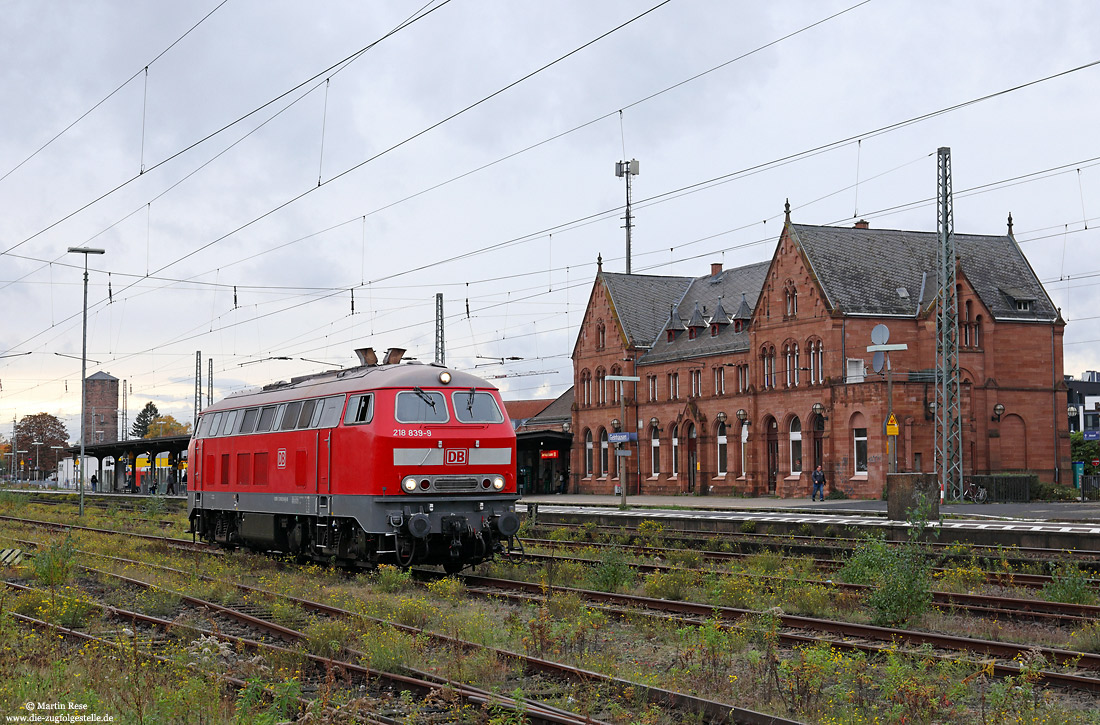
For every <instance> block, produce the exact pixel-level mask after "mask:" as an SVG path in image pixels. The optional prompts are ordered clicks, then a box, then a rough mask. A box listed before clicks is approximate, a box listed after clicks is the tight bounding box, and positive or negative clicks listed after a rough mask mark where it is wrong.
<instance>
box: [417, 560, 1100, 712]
mask: <svg viewBox="0 0 1100 725" xmlns="http://www.w3.org/2000/svg"><path fill="white" fill-rule="evenodd" d="M423 573H424V574H425V575H427V576H432V577H438V576H442V575H440V574H438V573H437V572H423ZM464 579H465V581H466V582H467V583H468V584H469V585H470V586H472V587H483V588H484V591H480V592H479V591H478V590H477V589H476V588H468V589H467V591H468V592H470V593H475V594H477V593H480V594H482V595H483V596H501V595H500V591H501V590H505V591H506V590H509V589H512V590H517V589H518V590H520V591H522V592H526V593H530V594H532V596H529V597H525V598H524V600H525V601H545V596H546V592H545V591H544V587H543V586H542V585H541V584H534V583H531V582H517V581H512V580H508V579H492V578H489V577H479V576H474V575H469V574H468V575H465V576H464ZM494 590H495V591H494ZM553 591H554V592H562V593H572V594H575V595H576V596H578V597H581V598H582V599H588V600H589V601H597V602H603V603H605V604H609V605H618V606H624V607H630V608H631V609H630V611H634V612H637V611H643V612H644V611H645V610H648V611H652V612H661V613H664V614H674V615H677V618H679V619H681V621H684V622H685V623H691V624H698V623H699V622H700V621H706V620H709V619H713V618H714V617H716V616H717V617H719V618H720V619H722V620H723V621H726V622H729V621H733V622H736V621H738V620H740V619H744V618H745V617H755V616H760V615H762V614H766V612H758V611H754V610H749V609H737V608H734V607H716V606H712V605H701V604H693V603H690V602H677V601H672V600H666V599H650V598H647V597H639V596H634V595H629V594H609V593H607V592H597V591H592V590H588V589H575V588H571V587H553ZM775 616H776V617H777V619H778V620H779V622H780V623H781V624H782V625H783V626H784V627H787V628H790V629H802V630H810V631H816V632H825V633H828V634H832V635H837V636H841V637H855V638H860V639H867V640H876V641H883V642H891V643H893V642H904V643H906V644H908V645H915V646H920V645H929V646H932V647H936V648H939V649H943V650H951V651H957V652H973V653H979V654H985V655H989V656H992V657H999V658H1001V659H1008V660H1010V659H1015V658H1016V657H1018V656H1020V655H1024V654H1027V653H1032V652H1037V653H1039V654H1041V655H1043V656H1044V657H1046V658H1047V660H1048V661H1052V662H1054V663H1055V664H1065V665H1070V666H1076V667H1081V668H1084V669H1094V670H1095V669H1100V655H1098V654H1092V653H1087V652H1075V651H1072V650H1065V649H1059V648H1053V647H1038V646H1034V645H1032V646H1029V645H1016V644H1012V643H1007V642H994V641H991V640H982V639H970V638H966V637H955V636H952V635H936V634H932V633H926V632H917V631H914V630H905V629H895V628H890V627H877V626H874V625H862V624H855V623H849V622H835V621H832V620H826V619H817V618H814V617H802V616H798V615H790V614H777V615H775ZM685 617H690V618H691V619H684V618H685ZM779 636H780V638H781V639H783V640H785V641H787V642H789V643H791V644H811V643H821V642H825V643H827V644H829V645H831V646H834V647H837V648H843V649H859V650H862V651H865V652H874V653H878V652H882V651H885V650H886V649H888V646H880V645H867V644H860V643H857V642H852V641H850V640H847V639H840V640H837V639H831V638H824V639H823V638H820V637H813V636H805V635H797V634H790V633H781V634H780V635H779ZM940 659H944V658H940ZM994 670H995V672H996V673H997V674H999V675H1000V676H1002V677H1004V676H1010V675H1011V676H1019V675H1020V673H1021V668H1019V667H1017V666H1015V665H1008V664H1002V663H995V664H994ZM1041 677H1042V679H1043V680H1044V681H1045V682H1047V683H1049V684H1055V685H1060V686H1068V687H1073V688H1076V689H1083V690H1089V691H1092V692H1100V679H1098V678H1094V677H1085V676H1082V675H1072V674H1066V673H1060V672H1054V671H1051V670H1042V671H1041Z"/></svg>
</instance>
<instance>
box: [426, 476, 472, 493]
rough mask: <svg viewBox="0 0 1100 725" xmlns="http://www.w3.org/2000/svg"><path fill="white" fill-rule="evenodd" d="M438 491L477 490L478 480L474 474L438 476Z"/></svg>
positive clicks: (435, 482)
mask: <svg viewBox="0 0 1100 725" xmlns="http://www.w3.org/2000/svg"><path fill="white" fill-rule="evenodd" d="M434 484H435V486H434V487H435V490H436V491H476V490H477V487H478V481H477V479H476V478H474V477H473V476H437V477H436V479H435V481H434Z"/></svg>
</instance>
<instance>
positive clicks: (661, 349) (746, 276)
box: [623, 260, 771, 365]
mask: <svg viewBox="0 0 1100 725" xmlns="http://www.w3.org/2000/svg"><path fill="white" fill-rule="evenodd" d="M769 266H771V261H770V260H769V261H767V262H758V263H756V264H749V265H746V266H744V267H736V268H734V269H727V270H723V271H722V272H719V273H718V274H716V275H709V274H708V275H706V276H703V277H697V278H695V279H693V280H691V285H690V286H689V287H688V288H687V290H686V291H685V292H684V295H683V297H682V298H681V299H680V300H679V301H678V303H677V309H678V310H687V309H691V310H692V311H693V312H694V308H695V307H696V306H698V307H699V310H700V314H701V316H702V317H705V318H706V319H707V320H710V319H711V318H713V316H714V312H715V310H716V309H717V308H718V298H719V297H721V298H723V299H738V298H740V297H741V296H742V295H744V297H745V301H746V304H747V305H748V306H749V307H750V308H753V307H755V306H756V301H757V300H758V299H759V297H760V290H761V289H762V288H763V286H764V280H765V278H766V277H767V275H768V267H769ZM623 276H625V275H623ZM667 306H668V303H667V302H666V304H665V307H666V308H667ZM664 319H665V320H667V317H666V318H664ZM734 329H735V326H734V325H720V326H719V328H718V334H717V335H716V336H713V337H712V336H711V334H710V328H709V326H708V327H703V328H702V329H701V330H699V334H698V335H697V336H696V338H695V339H694V340H692V339H690V335H688V333H687V332H686V331H685V332H679V333H677V335H676V339H674V340H673V341H672V342H668V339H667V336H666V335H665V333H664V326H663V325H662V327H661V329H659V330H658V334H657V335H655V336H654V337H653V338H652V339H651V341H650V343H649V344H651V345H652V348H651V349H650V350H649V352H647V353H645V354H644V355H642V356H641V357H640V358H639V359H638V364H639V365H647V364H654V363H660V362H666V361H668V360H679V359H683V358H689V357H700V356H705V355H716V354H720V353H727V352H741V351H744V350H747V349H748V348H749V332H748V326H747V325H746V326H745V327H744V329H742V331H741V332H734Z"/></svg>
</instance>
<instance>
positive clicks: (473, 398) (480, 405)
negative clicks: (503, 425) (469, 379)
mask: <svg viewBox="0 0 1100 725" xmlns="http://www.w3.org/2000/svg"><path fill="white" fill-rule="evenodd" d="M451 402H452V403H453V404H454V406H455V417H457V418H458V419H459V421H461V422H463V423H500V422H502V421H503V420H504V416H503V415H501V414H500V407H499V406H498V405H497V401H496V398H494V397H493V396H492V395H491V394H489V393H479V392H477V391H476V390H474V389H473V388H470V389H469V390H464V391H456V392H454V393H451Z"/></svg>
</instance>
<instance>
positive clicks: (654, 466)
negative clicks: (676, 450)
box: [649, 426, 661, 476]
mask: <svg viewBox="0 0 1100 725" xmlns="http://www.w3.org/2000/svg"><path fill="white" fill-rule="evenodd" d="M649 441H650V442H649V446H650V454H649V464H650V469H649V470H650V471H651V472H652V474H653V475H654V476H656V475H657V474H658V473H660V472H661V429H660V428H658V427H657V426H653V427H652V428H651V429H650V433H649Z"/></svg>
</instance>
